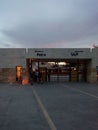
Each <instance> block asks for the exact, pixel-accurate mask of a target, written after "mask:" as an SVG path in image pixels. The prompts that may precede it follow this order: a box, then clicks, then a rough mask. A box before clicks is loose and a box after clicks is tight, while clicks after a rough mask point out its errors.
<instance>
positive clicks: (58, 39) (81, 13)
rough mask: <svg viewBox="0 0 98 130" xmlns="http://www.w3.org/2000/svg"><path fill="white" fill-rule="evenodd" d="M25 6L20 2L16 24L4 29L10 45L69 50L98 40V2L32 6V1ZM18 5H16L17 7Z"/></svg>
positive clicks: (70, 1)
mask: <svg viewBox="0 0 98 130" xmlns="http://www.w3.org/2000/svg"><path fill="white" fill-rule="evenodd" d="M10 1H11V0H10ZM18 2H19V1H18ZM26 3H27V2H26V1H25V2H24V4H23V3H20V5H19V10H18V11H16V10H17V9H18V8H17V6H16V7H15V9H14V12H18V13H15V14H17V15H16V18H15V16H14V18H15V20H11V22H13V23H14V24H12V26H11V24H10V26H7V28H5V27H3V28H2V29H1V32H2V33H3V35H4V36H5V38H6V40H7V38H9V39H10V40H9V43H11V44H10V45H15V44H18V45H20V46H21V47H22V46H23V47H45V46H46V47H51V46H54V47H55V46H56V47H61V45H62V47H66V46H68V44H69V46H70V45H73V44H75V43H79V44H78V46H79V45H80V44H84V46H85V42H88V44H89V45H90V44H91V42H95V41H97V40H98V38H97V37H98V1H97V0H93V1H92V0H74V1H73V0H61V1H59V0H52V1H51V0H50V1H49V0H47V1H44V0H42V2H36V1H35V0H33V3H34V4H33V5H32V1H30V0H29V2H28V3H27V5H26ZM12 4H13V3H12ZM18 4H19V3H17V2H16V5H18ZM22 4H23V8H22V12H20V9H21V5H22ZM29 6H30V8H29ZM9 7H10V5H9ZM13 7H14V5H13ZM25 8H26V9H25ZM27 9H28V10H27ZM23 11H24V13H23ZM19 12H20V15H19ZM9 14H10V13H9ZM13 15H14V14H12V16H13ZM9 23H10V20H9ZM8 25H9V24H8ZM5 44H6V43H5ZM52 44H53V45H52ZM8 46H9V45H8ZM80 46H81V45H80Z"/></svg>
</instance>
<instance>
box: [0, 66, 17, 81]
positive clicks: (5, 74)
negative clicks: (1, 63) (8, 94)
mask: <svg viewBox="0 0 98 130" xmlns="http://www.w3.org/2000/svg"><path fill="white" fill-rule="evenodd" d="M14 82H16V69H14V68H0V83H14Z"/></svg>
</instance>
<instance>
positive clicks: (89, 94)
mask: <svg viewBox="0 0 98 130" xmlns="http://www.w3.org/2000/svg"><path fill="white" fill-rule="evenodd" d="M65 87H66V88H71V89H74V90H76V91H78V92H81V93H83V94H85V95H88V96H90V97H94V98H96V99H98V96H96V95H93V94H91V93H88V92H85V91H82V90H80V89H77V88H72V87H70V86H65Z"/></svg>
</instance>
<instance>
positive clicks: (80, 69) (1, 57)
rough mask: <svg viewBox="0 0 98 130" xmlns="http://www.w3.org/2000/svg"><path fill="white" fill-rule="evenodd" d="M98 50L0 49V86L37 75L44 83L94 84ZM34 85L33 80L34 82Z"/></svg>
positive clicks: (97, 65)
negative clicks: (37, 73)
mask: <svg viewBox="0 0 98 130" xmlns="http://www.w3.org/2000/svg"><path fill="white" fill-rule="evenodd" d="M97 55H98V48H97V47H95V48H93V49H91V48H28V49H26V48H9V49H7V48H6V49H4V48H1V49H0V61H1V63H0V82H17V81H21V79H22V78H23V77H24V76H25V77H27V78H28V81H30V73H31V72H32V71H38V72H39V71H40V72H41V73H42V76H43V81H44V82H53V81H56V82H58V81H59V82H73V81H75V82H91V83H97V82H98V58H97ZM35 82H36V80H35Z"/></svg>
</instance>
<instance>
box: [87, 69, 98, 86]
mask: <svg viewBox="0 0 98 130" xmlns="http://www.w3.org/2000/svg"><path fill="white" fill-rule="evenodd" d="M96 75H97V73H96V69H95V68H93V69H91V72H90V73H89V75H88V82H90V83H97V76H96Z"/></svg>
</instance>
